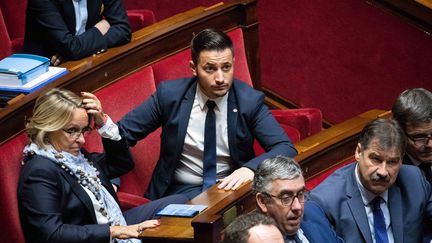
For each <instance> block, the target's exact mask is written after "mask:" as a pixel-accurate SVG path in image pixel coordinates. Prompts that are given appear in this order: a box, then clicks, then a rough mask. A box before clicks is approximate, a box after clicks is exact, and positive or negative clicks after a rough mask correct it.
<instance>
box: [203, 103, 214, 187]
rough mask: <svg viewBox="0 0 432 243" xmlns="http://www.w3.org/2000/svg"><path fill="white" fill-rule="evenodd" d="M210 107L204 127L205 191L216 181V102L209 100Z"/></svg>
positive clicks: (207, 104)
mask: <svg viewBox="0 0 432 243" xmlns="http://www.w3.org/2000/svg"><path fill="white" fill-rule="evenodd" d="M206 106H207V108H208V111H207V115H206V120H205V128H204V158H203V164H204V166H203V188H202V190H203V191H205V190H207V188H209V187H211V186H212V185H214V184H215V183H216V117H215V112H214V110H213V109H214V107H215V106H216V103H215V102H214V101H212V100H207V102H206Z"/></svg>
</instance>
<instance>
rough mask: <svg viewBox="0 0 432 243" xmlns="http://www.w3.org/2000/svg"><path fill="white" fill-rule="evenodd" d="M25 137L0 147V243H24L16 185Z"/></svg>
mask: <svg viewBox="0 0 432 243" xmlns="http://www.w3.org/2000/svg"><path fill="white" fill-rule="evenodd" d="M26 142H27V136H26V134H24V133H20V134H19V135H18V136H16V137H14V138H12V139H11V140H9V141H7V142H5V143H4V144H2V145H0V171H1V176H0V198H1V200H0V218H1V220H0V234H1V240H0V241H1V242H24V235H23V234H22V229H21V225H20V221H19V216H18V198H17V185H18V179H19V175H20V172H21V161H22V159H23V153H22V151H23V148H24V146H25V144H26Z"/></svg>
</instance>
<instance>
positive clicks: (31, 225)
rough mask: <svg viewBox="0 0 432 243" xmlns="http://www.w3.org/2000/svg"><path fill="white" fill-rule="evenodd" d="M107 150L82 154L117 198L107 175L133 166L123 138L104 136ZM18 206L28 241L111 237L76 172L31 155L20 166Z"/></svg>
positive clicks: (90, 239) (120, 173)
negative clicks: (92, 163)
mask: <svg viewBox="0 0 432 243" xmlns="http://www.w3.org/2000/svg"><path fill="white" fill-rule="evenodd" d="M103 143H104V148H105V150H106V154H89V153H86V152H84V154H85V156H86V157H87V158H88V159H89V160H90V161H93V162H94V165H95V167H96V168H97V170H98V171H99V172H100V175H99V178H100V180H101V182H102V184H103V186H105V188H107V189H108V191H109V192H110V193H111V195H112V196H113V197H114V198H115V199H116V200H117V197H116V194H115V192H114V190H113V188H112V186H111V183H110V181H109V179H111V178H115V177H118V176H120V175H123V174H125V173H126V172H128V171H129V170H131V169H132V168H133V166H134V163H133V160H132V156H131V154H130V152H129V150H128V148H127V147H124V146H125V142H124V141H112V140H108V139H103ZM18 207H19V214H20V220H21V226H22V228H23V231H24V236H25V239H26V241H27V242H101V243H102V242H103V243H107V242H109V240H110V231H109V226H108V224H101V225H98V224H97V220H96V215H95V213H94V208H93V203H92V201H91V199H90V197H89V196H88V194H87V193H86V192H85V191H84V189H83V188H82V187H81V186H80V185H79V184H78V182H77V179H76V177H75V176H72V175H70V174H68V173H66V172H65V171H64V170H63V169H61V168H60V166H58V165H57V164H56V163H55V162H53V161H51V160H49V159H47V158H44V157H41V156H37V155H36V156H33V157H32V158H31V159H30V160H29V161H27V163H26V164H25V165H24V167H23V168H22V172H21V176H20V179H19V183H18Z"/></svg>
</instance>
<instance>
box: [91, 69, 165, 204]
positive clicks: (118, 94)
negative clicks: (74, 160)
mask: <svg viewBox="0 0 432 243" xmlns="http://www.w3.org/2000/svg"><path fill="white" fill-rule="evenodd" d="M155 91H156V88H155V85H154V78H153V72H152V68H151V67H146V68H143V69H140V70H139V71H137V72H135V73H133V74H132V75H130V76H127V77H125V78H123V79H121V80H119V81H118V82H115V83H113V84H111V85H109V86H107V87H105V88H103V89H102V90H99V91H97V92H95V95H96V96H97V97H98V98H99V99H100V101H101V103H102V106H103V109H104V111H105V112H106V113H107V114H109V115H110V117H111V119H112V120H113V121H114V122H117V121H118V120H120V118H121V117H122V116H123V115H125V114H126V113H127V112H129V111H131V110H132V109H133V108H134V107H136V106H138V105H139V104H141V103H142V102H143V101H144V100H146V99H147V98H148V97H150V96H151V94H153V93H154V92H155ZM159 136H160V129H158V130H156V131H155V132H153V133H151V134H150V135H149V136H147V137H146V138H145V139H144V140H142V141H140V142H139V143H138V144H137V145H135V146H134V147H132V148H131V152H132V154H133V157H134V160H135V168H134V169H133V170H132V171H131V172H129V173H128V174H126V175H124V176H122V177H121V186H120V190H119V192H118V194H117V195H118V197H119V200H120V204H121V207H122V208H123V209H128V208H131V207H134V206H138V205H140V204H143V203H146V202H148V201H149V200H148V199H146V198H144V197H143V195H144V193H145V192H146V190H147V187H148V184H149V182H150V178H151V175H152V173H153V169H154V166H155V165H156V162H157V160H158V158H159V149H160V142H159V141H160V138H159ZM86 148H87V149H88V150H89V151H99V152H100V151H102V145H101V142H100V138H99V136H98V135H97V134H95V133H92V134H91V135H90V136H89V137H87V138H86Z"/></svg>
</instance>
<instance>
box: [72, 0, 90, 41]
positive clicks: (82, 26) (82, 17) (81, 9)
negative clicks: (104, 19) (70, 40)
mask: <svg viewBox="0 0 432 243" xmlns="http://www.w3.org/2000/svg"><path fill="white" fill-rule="evenodd" d="M72 3H73V6H74V12H75V35H81V34H82V33H84V32H85V31H86V25H87V19H88V13H87V0H72Z"/></svg>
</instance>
